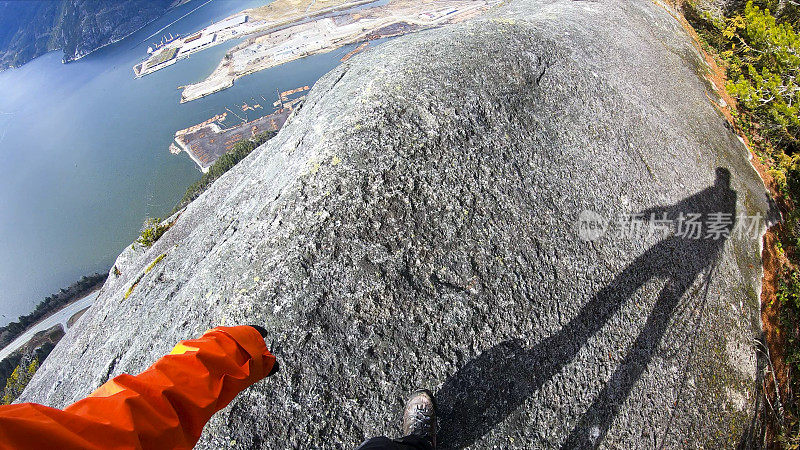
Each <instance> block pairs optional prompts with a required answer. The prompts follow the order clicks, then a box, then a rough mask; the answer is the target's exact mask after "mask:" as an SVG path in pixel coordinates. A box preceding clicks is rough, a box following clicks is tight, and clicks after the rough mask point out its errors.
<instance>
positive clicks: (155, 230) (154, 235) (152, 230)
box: [136, 218, 170, 247]
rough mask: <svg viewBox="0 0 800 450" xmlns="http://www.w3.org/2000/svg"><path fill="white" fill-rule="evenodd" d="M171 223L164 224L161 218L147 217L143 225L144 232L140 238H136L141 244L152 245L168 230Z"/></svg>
mask: <svg viewBox="0 0 800 450" xmlns="http://www.w3.org/2000/svg"><path fill="white" fill-rule="evenodd" d="M169 227H170V225H169V224H166V225H162V224H161V219H159V218H154V219H147V220H146V221H145V222H144V225H143V226H142V233H141V235H140V236H139V239H137V240H136V242H138V243H139V244H141V245H143V246H145V247H150V246H152V245H153V244H154V243H155V242H156V241H157V240H158V239H159V238H160V237H161V235H163V234H164V233H165V232H166V231H167V230H169Z"/></svg>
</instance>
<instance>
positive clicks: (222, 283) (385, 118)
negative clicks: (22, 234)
mask: <svg viewBox="0 0 800 450" xmlns="http://www.w3.org/2000/svg"><path fill="white" fill-rule="evenodd" d="M702 67H703V65H702V63H701V62H700V59H699V57H698V55H697V54H696V53H695V50H694V49H693V47H692V46H691V44H690V42H689V39H688V37H687V36H686V35H685V33H684V31H683V30H682V28H681V26H680V25H679V24H678V23H677V22H676V21H675V20H674V19H673V18H672V17H671V16H670V15H669V14H668V13H667V12H666V11H665V10H664V9H663V8H662V7H660V6H659V5H657V4H655V3H652V2H633V1H631V2H621V1H618V0H603V1H563V0H560V1H555V0H554V1H533V0H514V1H512V2H510V3H508V4H506V5H504V6H502V7H499V8H497V9H495V10H493V11H492V12H491V13H490V14H489V15H488V16H484V17H482V18H480V19H476V20H474V21H471V22H468V23H464V24H461V25H457V26H453V27H450V28H445V29H438V30H432V31H428V32H423V33H419V34H416V35H411V36H407V37H404V38H399V39H396V40H393V41H390V42H388V43H385V44H383V45H381V46H380V47H377V48H376V49H373V50H370V51H367V52H365V53H364V54H361V55H358V56H356V57H354V58H353V59H351V60H350V61H348V62H347V63H344V64H342V65H341V66H339V67H338V68H336V69H334V70H333V71H332V72H331V73H329V74H328V75H326V76H325V77H324V78H323V79H321V80H320V81H319V82H318V83H317V84H316V85H315V86H314V88H313V89H312V90H311V92H310V93H309V96H308V99H307V101H306V103H305V105H304V106H303V107H302V109H301V110H300V111H299V112H298V113H297V114H296V115H295V116H293V117H292V118H291V119H290V121H289V122H288V123H287V125H286V126H285V127H284V128H283V129H282V130H281V132H280V133H279V135H278V136H277V137H275V138H274V139H273V140H272V141H270V142H268V143H267V144H265V145H263V146H262V147H260V148H259V149H257V150H256V151H254V152H253V153H252V154H251V155H250V156H248V157H247V158H246V159H245V160H243V161H242V162H241V163H240V164H239V165H237V166H236V167H235V168H234V169H233V170H231V171H230V172H229V173H227V174H226V175H224V176H223V177H221V178H220V179H219V180H218V181H217V182H216V183H215V184H214V186H212V188H211V189H209V190H208V191H207V192H206V193H204V194H203V195H201V196H200V197H199V198H198V199H197V200H196V201H194V202H193V203H192V204H190V205H189V206H188V207H187V208H186V210H185V212H183V214H182V215H181V216H180V218H179V219H178V220H177V223H176V224H175V225H174V226H173V227H172V228H171V229H170V230H169V231H168V232H167V233H166V234H165V235H164V236H163V237H162V238H161V239H160V240H159V241H158V242H157V243H156V244H155V245H154V246H153V247H152V248H150V249H138V250H135V251H133V250H131V249H128V250H126V251H125V252H124V253H123V254H122V255H120V257H119V260H118V262H117V266H118V267H119V268H120V270H121V272H122V275H121V276H120V277H118V278H115V277H114V276H113V275H112V276H111V277H110V278H109V281H108V282H107V283H106V285H105V286H104V288H103V291H102V293H101V295H100V298H99V299H98V301H97V302H96V305H95V306H93V307H92V308H91V309H90V310H89V311H88V312H87V313H86V314H85V315H84V316H83V317H82V318H81V319H80V320H79V322H78V323H77V324H76V326H75V327H74V328H72V329H71V330H70V331H69V333H68V334H67V336H66V337H65V338H64V339H63V340H62V341H61V343H60V344H59V345H58V347H57V348H56V349H55V350H54V351H53V353H52V355H51V356H50V357H49V358H48V359H47V360H46V362H45V363H44V365H43V367H42V368H41V369H40V370H39V372H37V374H36V376H35V378H34V380H33V381H32V382H31V384H30V385H29V387H28V389H27V390H26V391H25V393H24V395H23V398H22V399H20V400H24V401H36V402H42V403H45V404H48V405H52V406H56V407H62V406H65V405H67V404H69V403H70V402H73V401H75V400H77V399H79V398H81V397H83V396H85V395H86V394H88V393H89V392H91V391H92V390H93V389H95V388H96V387H97V386H98V385H100V384H101V383H102V382H104V381H105V380H107V379H108V378H109V377H111V376H114V375H117V374H119V373H122V372H132V373H136V372H138V371H141V370H143V369H144V368H146V367H147V366H148V365H149V364H151V363H152V362H153V361H155V360H156V359H157V358H158V357H160V356H161V355H163V354H164V353H166V352H168V351H169V350H170V348H171V347H172V346H173V345H174V343H175V342H176V341H178V340H180V339H184V338H190V337H193V336H196V335H198V334H199V333H201V332H202V331H203V330H205V329H207V328H209V327H211V326H215V325H233V324H248V323H260V324H262V325H263V326H264V327H266V328H267V329H268V330H269V331H270V333H271V336H270V338H268V345H269V346H270V348H271V349H272V350H273V351H274V353H275V354H276V355H277V357H278V358H279V360H280V361H281V363H282V370H281V372H280V373H278V374H277V375H275V376H274V377H272V378H270V379H268V380H265V381H264V382H261V383H259V384H257V385H256V386H254V387H252V388H250V389H248V390H246V391H245V392H243V393H242V394H241V395H240V396H239V397H238V398H237V399H236V400H235V401H234V402H233V403H232V405H231V406H230V407H229V408H227V409H225V410H224V411H222V412H220V413H219V414H217V415H216V416H215V417H214V418H213V419H212V421H211V422H210V423H209V424H208V425H207V427H206V430H205V432H204V435H203V438H202V440H201V442H200V445H199V447H200V448H258V447H261V448H352V447H355V446H356V445H357V444H358V443H359V442H360V441H361V440H363V439H364V438H366V437H370V436H372V435H378V434H387V435H390V436H394V435H397V433H398V432H399V421H400V418H401V407H402V404H403V401H404V398H405V396H406V395H407V394H408V393H410V392H411V391H412V390H414V389H415V388H418V387H429V388H431V389H432V390H433V391H434V392H435V393H436V396H437V400H438V402H439V405H440V409H441V414H442V429H441V431H440V436H441V443H442V444H443V445H444V446H445V447H462V446H468V445H473V446H474V447H475V448H491V447H493V448H550V447H559V446H565V447H568V446H578V445H591V444H595V445H602V446H604V447H610V448H650V447H653V446H660V445H664V446H665V447H667V448H675V447H700V446H703V447H705V448H730V447H732V446H734V445H735V444H736V443H737V442H738V441H739V440H740V439H742V437H743V436H746V433H747V428H748V426H749V421H750V418H751V417H752V414H753V409H754V406H753V405H754V403H755V401H756V390H755V389H756V388H755V386H756V373H757V360H756V353H755V351H754V349H753V340H754V338H755V337H756V336H757V335H758V333H759V332H760V322H759V316H758V292H759V291H760V274H761V266H760V257H759V237H758V235H756V236H752V235H745V236H734V237H731V238H729V239H727V240H725V239H720V240H710V239H701V240H689V239H680V238H679V237H676V236H672V237H665V238H659V237H658V236H650V237H647V236H640V237H623V236H616V229H615V227H614V226H613V220H614V219H616V218H617V217H619V216H620V215H625V214H630V213H636V212H647V213H648V214H649V212H658V213H659V214H660V213H661V212H665V213H667V214H669V215H670V216H669V217H670V218H675V217H676V215H677V214H678V213H690V212H704V213H710V212H714V211H718V212H723V213H736V214H756V213H759V214H761V215H762V216H763V215H766V214H767V213H768V212H769V204H768V201H767V197H766V195H765V190H764V187H763V184H762V183H761V181H760V180H759V179H758V176H757V174H756V173H755V171H754V170H753V169H752V167H751V166H750V165H749V163H748V160H747V157H748V154H747V151H746V149H745V148H744V147H743V145H742V144H741V143H740V142H739V141H738V140H737V138H736V137H735V135H734V134H733V133H731V132H730V131H729V130H728V129H727V128H726V126H725V121H724V119H723V117H722V116H721V115H720V114H719V113H718V112H717V111H716V110H715V107H714V106H713V101H714V100H715V97H714V94H713V93H712V92H711V91H710V90H709V89H708V88H707V86H706V84H705V82H704V81H702V80H701V78H700V77H699V74H700V71H702V70H703V69H702ZM728 176H729V177H730V181H729V183H730V185H729V186H728V185H727V183H726V181H725V179H726V177H728ZM584 210H591V211H594V212H596V213H598V214H599V215H601V216H603V217H605V218H607V219H609V220H611V221H612V226H610V228H609V230H608V232H607V233H606V234H605V235H603V236H602V237H600V238H599V239H597V240H595V241H593V242H587V241H583V240H580V239H578V237H577V234H576V218H577V217H578V216H579V214H580V213H581V212H582V211H584ZM727 229H730V228H727ZM161 254H166V257H165V258H164V259H163V260H162V261H160V262H159V263H158V264H157V265H156V266H155V267H154V268H153V270H152V271H150V272H149V273H145V269H146V268H147V266H148V265H149V264H150V263H151V262H152V261H154V260H155V259H156V258H157V257H158V256H159V255H161ZM137 279H138V280H139V282H138V284H137V285H136V287H135V289H133V291H132V294H131V295H130V296H129V297H128V298H127V299H126V298H124V296H125V292H126V291H127V290H128V289H129V287H130V286H131V285H132V284H133V283H134V282H135V281H136V280H137Z"/></svg>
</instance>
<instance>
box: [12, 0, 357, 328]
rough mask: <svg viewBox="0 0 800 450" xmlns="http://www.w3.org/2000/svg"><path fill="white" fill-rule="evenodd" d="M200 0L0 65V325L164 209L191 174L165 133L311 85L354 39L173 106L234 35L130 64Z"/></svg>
mask: <svg viewBox="0 0 800 450" xmlns="http://www.w3.org/2000/svg"><path fill="white" fill-rule="evenodd" d="M204 2H205V0H194V1H192V2H190V3H189V4H187V5H183V6H182V7H180V8H177V9H176V10H173V11H171V12H169V13H168V14H166V15H165V17H162V18H161V19H159V20H158V21H156V22H154V23H152V24H150V25H149V26H147V27H145V28H144V29H142V30H140V31H139V32H137V33H136V34H134V35H132V36H130V37H128V38H126V39H125V40H123V41H120V42H118V43H116V44H114V45H111V46H108V47H105V48H103V49H101V50H99V51H97V52H95V53H93V54H91V55H89V56H87V57H85V58H83V59H81V60H80V61H77V62H74V63H70V64H62V63H61V56H62V55H61V52H53V53H49V54H46V55H44V56H42V57H40V58H38V59H36V60H34V61H32V62H30V63H28V64H26V65H24V66H23V67H21V68H19V69H13V70H7V71H4V72H0V156H2V160H1V161H2V162H1V163H0V325H3V324H5V323H7V322H8V321H10V320H14V319H16V317H17V316H19V315H20V314H26V313H28V312H30V311H31V309H32V308H33V306H35V305H36V304H37V303H38V302H39V301H41V299H42V298H44V297H45V296H47V295H49V294H50V293H53V292H56V291H58V289H60V288H62V287H65V286H66V285H68V284H70V283H72V282H73V281H76V280H77V279H78V278H80V277H81V276H82V275H84V274H89V273H93V272H105V271H107V270H108V268H109V267H110V265H111V264H112V263H113V261H114V259H115V258H116V256H117V255H118V254H119V253H120V252H121V251H122V249H123V248H124V247H125V246H126V245H129V244H130V243H131V242H132V241H133V240H134V239H136V237H137V235H138V232H139V229H140V227H141V224H142V222H143V221H144V220H145V219H146V218H147V217H160V216H163V215H165V214H167V213H168V212H169V211H170V210H171V209H172V207H173V206H174V205H175V203H176V202H177V201H178V200H179V199H180V198H181V197H182V195H183V193H184V192H185V190H186V188H187V187H188V186H189V185H190V184H191V183H192V182H194V181H195V180H197V179H198V178H199V177H200V175H201V173H200V172H199V171H198V169H197V167H196V166H195V165H194V163H193V162H192V161H191V160H190V159H189V157H188V156H187V155H186V154H181V155H178V156H175V155H171V154H170V153H169V152H168V151H167V147H168V146H169V143H170V142H171V141H172V136H173V134H174V133H175V131H176V130H178V129H181V128H185V127H188V126H190V125H194V124H195V123H198V122H201V121H203V120H206V119H207V118H209V117H211V116H212V115H214V114H218V113H222V112H224V111H225V107H229V108H231V109H232V110H234V111H235V112H236V113H237V114H239V115H240V116H242V117H244V114H243V113H240V111H241V109H238V110H237V109H235V108H236V106H235V105H237V104H238V105H241V104H242V103H243V102H247V103H250V104H252V103H253V101H252V99H253V98H255V99H257V100H260V97H259V96H260V95H263V96H264V97H265V98H266V99H267V100H270V102H271V101H273V100H275V99H276V94H275V89H280V90H281V91H283V90H287V89H291V88H295V87H297V86H302V85H305V84H308V85H311V84H313V83H314V81H316V80H317V79H318V78H319V77H320V76H322V75H323V74H324V73H326V72H327V71H329V70H330V69H332V68H333V67H334V66H336V65H337V64H338V63H339V58H341V56H342V55H343V54H344V53H346V52H347V51H349V50H351V49H352V48H353V47H354V46H347V47H344V48H342V49H338V50H335V51H333V52H331V53H328V54H323V55H316V56H312V57H309V58H305V59H302V60H299V61H295V62H293V63H289V64H286V65H283V66H280V67H276V68H273V69H269V70H265V71H262V72H259V73H256V74H253V75H249V76H247V77H244V78H242V79H240V80H237V81H236V84H235V86H234V87H233V88H230V89H227V90H225V91H222V92H219V93H217V94H214V95H211V96H209V97H206V98H203V99H200V100H195V101H193V102H189V103H186V104H183V105H181V104H179V103H178V100H179V98H180V91H178V90H177V89H176V87H177V86H179V85H184V84H188V83H192V82H195V81H198V80H200V79H202V78H205V77H206V76H207V75H208V74H209V73H211V71H212V70H213V68H214V67H216V65H217V63H218V62H219V61H220V59H221V57H222V55H223V54H224V53H225V51H226V50H227V49H229V48H230V47H232V46H233V45H236V43H238V42H239V41H229V42H227V43H225V44H222V45H219V46H217V47H214V48H211V49H209V50H206V51H203V52H200V53H197V54H195V55H192V56H191V57H190V58H189V59H187V60H182V61H180V62H178V63H177V64H175V65H173V66H170V67H168V68H166V69H162V70H160V71H158V72H156V73H154V74H152V75H148V76H145V77H143V78H140V79H134V78H133V71H132V67H133V65H134V64H136V63H137V62H139V61H140V60H142V59H143V57H144V56H145V52H146V49H147V46H148V44H150V43H151V42H153V41H156V40H158V38H151V39H149V40H146V41H145V39H146V38H147V37H148V36H150V35H151V34H152V33H154V32H156V31H157V30H159V29H160V28H162V27H164V26H166V25H167V24H169V23H170V22H172V21H174V20H176V19H177V18H179V17H181V16H182V15H184V14H186V13H187V12H189V11H190V10H192V9H194V8H196V7H197V6H199V5H201V4H202V3H204ZM266 3H268V1H267V0H261V1H242V2H234V1H226V0H213V1H212V2H210V3H208V4H207V5H205V6H203V7H201V8H200V9H198V10H197V11H195V12H194V13H192V14H191V15H189V16H188V17H186V18H183V19H181V20H180V21H178V22H177V23H175V24H173V25H171V26H170V27H169V28H167V30H165V31H164V32H162V34H164V33H167V32H172V33H173V34H175V33H181V34H182V35H185V34H187V33H190V32H193V31H195V30H197V29H199V28H202V27H203V26H206V25H208V24H209V23H210V22H211V21H212V20H213V21H217V20H220V19H222V18H224V17H226V16H228V15H230V14H233V13H235V12H237V11H240V10H242V9H245V8H249V7H253V6H258V5H261V4H266ZM371 46H372V45H371ZM259 103H262V104H263V103H264V102H263V101H260V102H259ZM260 112H261V111H260V110H259V113H257V114H256V113H253V112H249V115H250V117H249V119H254V118H255V117H257V115H260ZM229 116H230V115H229ZM228 125H232V123H230V121H229V123H228Z"/></svg>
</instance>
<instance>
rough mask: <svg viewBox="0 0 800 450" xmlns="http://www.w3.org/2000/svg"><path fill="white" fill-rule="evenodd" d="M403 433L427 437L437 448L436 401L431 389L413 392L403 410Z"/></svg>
mask: <svg viewBox="0 0 800 450" xmlns="http://www.w3.org/2000/svg"><path fill="white" fill-rule="evenodd" d="M403 434H404V435H405V436H410V435H414V436H417V437H420V438H422V439H425V440H426V441H428V442H429V443H430V444H431V446H433V448H436V403H435V402H434V400H433V394H431V391H429V390H427V389H422V390H419V391H416V392H414V393H413V394H411V398H409V399H408V402H406V409H405V410H404V411H403Z"/></svg>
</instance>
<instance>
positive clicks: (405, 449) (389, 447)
mask: <svg viewBox="0 0 800 450" xmlns="http://www.w3.org/2000/svg"><path fill="white" fill-rule="evenodd" d="M356 450H433V447H432V446H431V444H429V443H428V441H426V440H425V439H422V438H419V437H417V436H406V437H403V438H400V439H389V438H387V437H385V436H380V437H374V438H372V439H369V440H367V441H364V443H363V444H361V445H360V446H359V447H358V448H357V449H356Z"/></svg>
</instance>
